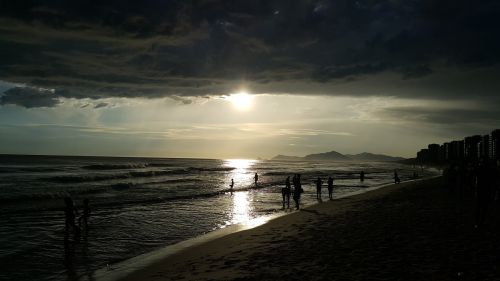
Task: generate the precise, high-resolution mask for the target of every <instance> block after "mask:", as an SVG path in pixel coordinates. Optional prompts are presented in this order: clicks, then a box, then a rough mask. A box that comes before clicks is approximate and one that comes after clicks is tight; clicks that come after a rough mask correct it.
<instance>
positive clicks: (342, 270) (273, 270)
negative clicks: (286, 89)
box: [123, 178, 500, 281]
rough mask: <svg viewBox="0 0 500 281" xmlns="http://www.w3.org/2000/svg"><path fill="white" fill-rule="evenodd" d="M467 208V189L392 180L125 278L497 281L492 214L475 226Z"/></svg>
mask: <svg viewBox="0 0 500 281" xmlns="http://www.w3.org/2000/svg"><path fill="white" fill-rule="evenodd" d="M324 197H327V196H324ZM325 199H326V198H325ZM473 207H474V204H473V196H472V193H471V192H469V191H467V192H466V196H462V197H459V196H456V195H455V193H453V192H450V191H449V190H447V189H445V188H444V187H443V186H442V183H441V179H440V178H436V179H430V180H425V181H418V182H408V183H402V184H399V185H392V186H388V187H385V188H382V189H378V190H375V191H370V192H367V193H364V194H360V195H356V196H353V197H348V198H343V199H339V200H333V201H325V202H323V203H321V204H318V205H314V206H311V207H308V208H305V209H302V210H301V211H299V212H294V213H293V214H291V215H288V216H283V217H279V218H277V219H274V220H272V221H270V222H268V223H266V224H264V225H261V226H259V227H257V228H253V229H249V230H245V231H241V232H237V233H233V234H230V235H227V236H224V237H221V238H218V239H216V240H213V241H210V242H207V243H204V244H202V245H197V246H193V247H190V248H187V249H185V250H183V251H180V252H179V253H176V254H174V255H172V256H169V257H167V258H165V259H163V260H161V261H159V262H157V263H155V264H153V265H151V266H148V267H146V268H143V269H141V270H139V271H136V272H134V273H132V274H130V275H129V276H127V277H126V278H125V279H123V280H126V281H139V280H141V281H142V280H500V235H499V234H500V226H499V223H498V221H499V216H498V215H496V216H492V215H490V217H489V218H488V220H487V223H486V225H485V226H484V227H483V228H480V229H476V228H474V209H473ZM493 212H495V213H498V210H497V209H496V208H494V209H492V210H491V213H493Z"/></svg>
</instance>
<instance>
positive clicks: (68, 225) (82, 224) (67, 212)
mask: <svg viewBox="0 0 500 281" xmlns="http://www.w3.org/2000/svg"><path fill="white" fill-rule="evenodd" d="M64 205H65V206H64V217H65V227H64V233H65V235H64V241H65V242H67V241H68V240H69V234H70V231H73V233H74V235H75V237H79V236H80V233H81V230H82V228H83V229H84V230H85V232H86V231H87V225H88V219H89V217H90V206H89V199H84V200H83V210H82V211H83V213H82V215H81V216H80V217H79V218H78V225H77V224H76V218H77V216H78V215H79V213H78V209H77V208H76V207H75V204H74V203H73V199H71V197H65V198H64Z"/></svg>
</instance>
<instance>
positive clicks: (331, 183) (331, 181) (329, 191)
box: [328, 176, 333, 200]
mask: <svg viewBox="0 0 500 281" xmlns="http://www.w3.org/2000/svg"><path fill="white" fill-rule="evenodd" d="M332 194H333V177H332V176H330V177H328V198H330V200H332V199H333V196H332Z"/></svg>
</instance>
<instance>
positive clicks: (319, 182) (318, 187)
mask: <svg viewBox="0 0 500 281" xmlns="http://www.w3.org/2000/svg"><path fill="white" fill-rule="evenodd" d="M321 185H323V181H322V180H321V178H320V177H318V179H317V180H316V199H320V200H321Z"/></svg>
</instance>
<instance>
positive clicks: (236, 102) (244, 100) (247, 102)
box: [228, 91, 253, 111]
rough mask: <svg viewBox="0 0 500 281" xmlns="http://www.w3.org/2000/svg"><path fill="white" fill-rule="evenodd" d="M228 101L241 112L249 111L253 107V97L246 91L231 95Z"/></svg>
mask: <svg viewBox="0 0 500 281" xmlns="http://www.w3.org/2000/svg"><path fill="white" fill-rule="evenodd" d="M228 100H229V101H230V102H231V103H232V104H233V106H234V107H235V108H236V109H237V110H240V111H246V110H249V109H250V108H251V107H252V105H253V96H252V95H250V94H248V93H247V92H244V91H242V92H239V93H236V94H232V95H230V96H229V97H228Z"/></svg>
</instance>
